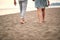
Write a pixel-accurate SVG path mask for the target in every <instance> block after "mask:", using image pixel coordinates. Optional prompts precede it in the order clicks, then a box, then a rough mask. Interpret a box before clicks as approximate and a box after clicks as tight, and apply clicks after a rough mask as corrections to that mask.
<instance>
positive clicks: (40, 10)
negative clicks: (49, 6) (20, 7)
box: [37, 8, 45, 23]
mask: <svg viewBox="0 0 60 40" xmlns="http://www.w3.org/2000/svg"><path fill="white" fill-rule="evenodd" d="M37 15H38V19H39V23H42V22H44V19H45V8H37Z"/></svg>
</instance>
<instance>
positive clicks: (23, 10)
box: [19, 0, 27, 23]
mask: <svg viewBox="0 0 60 40" xmlns="http://www.w3.org/2000/svg"><path fill="white" fill-rule="evenodd" d="M19 6H20V22H21V23H24V16H25V13H26V8H27V0H25V1H19Z"/></svg>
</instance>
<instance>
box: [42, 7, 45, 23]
mask: <svg viewBox="0 0 60 40" xmlns="http://www.w3.org/2000/svg"><path fill="white" fill-rule="evenodd" d="M42 16H43V22H44V21H45V8H42Z"/></svg>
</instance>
